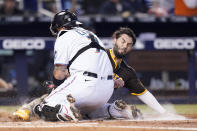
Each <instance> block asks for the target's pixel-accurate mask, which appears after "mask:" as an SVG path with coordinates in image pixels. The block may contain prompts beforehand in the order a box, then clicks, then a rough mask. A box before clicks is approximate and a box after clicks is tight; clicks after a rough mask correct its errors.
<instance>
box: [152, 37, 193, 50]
mask: <svg viewBox="0 0 197 131" xmlns="http://www.w3.org/2000/svg"><path fill="white" fill-rule="evenodd" d="M154 48H155V49H188V50H191V49H194V48H195V41H194V40H192V39H156V40H155V41H154Z"/></svg>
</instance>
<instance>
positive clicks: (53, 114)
mask: <svg viewBox="0 0 197 131" xmlns="http://www.w3.org/2000/svg"><path fill="white" fill-rule="evenodd" d="M74 102H75V99H74V98H73V97H72V96H71V95H68V96H67V102H66V103H64V104H62V103H60V104H57V105H56V106H55V107H52V106H49V105H47V103H45V102H43V103H41V104H40V105H37V106H35V108H34V113H35V114H37V115H38V116H39V117H40V118H42V119H44V120H46V121H58V120H60V121H72V120H74V121H78V120H79V119H81V114H80V112H79V110H78V109H77V108H75V106H74Z"/></svg>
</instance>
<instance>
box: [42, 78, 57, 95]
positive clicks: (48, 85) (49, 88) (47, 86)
mask: <svg viewBox="0 0 197 131" xmlns="http://www.w3.org/2000/svg"><path fill="white" fill-rule="evenodd" d="M42 87H44V88H45V89H46V90H47V93H48V94H50V93H51V91H53V90H54V89H55V88H56V86H55V84H53V81H44V82H43V83H42Z"/></svg>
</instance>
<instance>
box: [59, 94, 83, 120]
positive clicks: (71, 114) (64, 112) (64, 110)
mask: <svg viewBox="0 0 197 131" xmlns="http://www.w3.org/2000/svg"><path fill="white" fill-rule="evenodd" d="M67 100H68V101H67V102H68V104H66V105H61V107H60V111H59V112H58V113H57V115H56V116H57V118H58V119H59V120H60V121H75V122H76V121H79V120H80V119H81V118H82V116H81V113H80V111H79V110H78V109H77V108H76V107H75V105H74V102H75V99H74V98H73V97H72V95H70V94H69V95H68V96H67Z"/></svg>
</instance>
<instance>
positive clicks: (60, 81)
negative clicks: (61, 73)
mask: <svg viewBox="0 0 197 131" xmlns="http://www.w3.org/2000/svg"><path fill="white" fill-rule="evenodd" d="M65 79H66V78H65ZM65 79H63V80H58V79H56V78H55V77H54V76H53V84H55V85H56V86H59V85H61V84H62V83H63V82H64V81H65Z"/></svg>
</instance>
